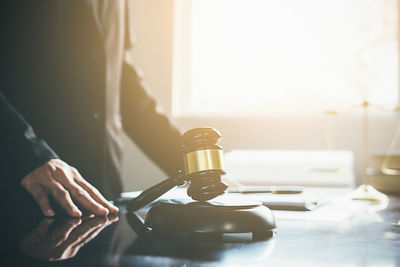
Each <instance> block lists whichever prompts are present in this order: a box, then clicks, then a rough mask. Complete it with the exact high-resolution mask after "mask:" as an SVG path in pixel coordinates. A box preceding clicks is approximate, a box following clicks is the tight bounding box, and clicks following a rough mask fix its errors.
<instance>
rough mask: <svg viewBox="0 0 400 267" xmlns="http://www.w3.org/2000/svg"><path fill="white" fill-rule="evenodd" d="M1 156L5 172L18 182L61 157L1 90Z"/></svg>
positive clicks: (15, 183) (13, 182) (14, 183)
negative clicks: (39, 135)
mask: <svg viewBox="0 0 400 267" xmlns="http://www.w3.org/2000/svg"><path fill="white" fill-rule="evenodd" d="M0 125H1V127H2V129H1V131H0V159H1V165H3V166H1V168H2V170H3V173H7V174H8V175H9V176H11V177H12V181H10V183H12V184H13V185H14V186H17V185H18V184H19V182H20V181H21V180H22V178H23V177H25V176H26V175H27V174H29V173H30V172H31V171H33V170H34V169H36V168H37V167H39V166H41V165H43V164H44V163H45V162H47V161H48V160H50V159H55V158H58V157H57V155H56V154H55V153H54V151H53V150H52V149H51V148H50V147H49V146H48V145H47V144H46V142H45V141H43V140H41V139H39V138H38V137H37V136H36V135H35V133H34V131H33V129H32V127H31V126H30V125H29V124H28V123H27V122H26V121H25V119H24V118H23V117H22V116H21V114H20V113H18V111H17V110H16V109H15V108H14V107H13V106H12V105H11V104H10V103H8V102H7V100H6V98H5V96H4V95H3V93H2V92H1V91H0Z"/></svg>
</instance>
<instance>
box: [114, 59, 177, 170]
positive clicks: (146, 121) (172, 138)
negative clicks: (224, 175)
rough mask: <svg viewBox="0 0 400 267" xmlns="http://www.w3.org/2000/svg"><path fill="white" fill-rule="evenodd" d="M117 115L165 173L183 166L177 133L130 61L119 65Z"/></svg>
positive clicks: (139, 144)
mask: <svg viewBox="0 0 400 267" xmlns="http://www.w3.org/2000/svg"><path fill="white" fill-rule="evenodd" d="M121 114H122V124H123V128H124V130H125V132H126V133H127V134H128V135H129V137H130V138H131V139H132V140H133V141H134V142H135V143H136V144H137V145H138V146H139V147H140V149H141V150H142V151H144V153H145V154H146V155H147V156H148V157H149V158H150V159H152V160H153V161H154V162H155V163H156V164H157V165H158V166H159V167H160V168H161V169H163V170H164V172H166V173H167V174H168V175H170V176H172V175H174V174H176V171H177V170H179V169H182V168H183V158H182V148H181V146H180V142H181V133H180V132H179V131H178V129H177V128H176V127H175V126H174V125H173V124H172V123H171V122H170V120H169V119H168V117H167V116H166V115H165V114H163V113H162V112H161V110H160V108H159V107H158V106H157V104H156V101H155V100H154V99H153V98H152V97H151V96H150V94H149V92H148V91H147V90H146V86H145V85H144V83H143V81H142V79H141V77H140V76H139V75H138V72H137V71H136V69H135V68H134V66H132V65H131V64H129V63H127V62H125V63H124V66H123V74H122V84H121Z"/></svg>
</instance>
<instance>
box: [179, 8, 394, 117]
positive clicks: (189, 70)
mask: <svg viewBox="0 0 400 267" xmlns="http://www.w3.org/2000/svg"><path fill="white" fill-rule="evenodd" d="M397 5H398V3H397V1H396V0H191V1H189V0H175V32H174V78H173V79H174V82H173V101H172V106H173V114H174V115H177V116H179V115H182V114H186V115H188V114H189V115H221V116H224V115H228V116H235V115H240V116H242V115H244V116H246V115H255V114H256V115H263V114H264V115H267V114H268V115H271V114H282V113H289V114H293V113H311V112H313V113H318V114H319V113H322V112H323V111H324V110H326V109H340V108H348V107H351V106H354V105H358V104H361V102H362V101H364V100H368V101H370V102H371V103H375V104H379V105H384V106H394V105H395V104H397V102H398V94H399V90H398V79H399V77H398V72H399V69H398V61H399V56H398V6H397Z"/></svg>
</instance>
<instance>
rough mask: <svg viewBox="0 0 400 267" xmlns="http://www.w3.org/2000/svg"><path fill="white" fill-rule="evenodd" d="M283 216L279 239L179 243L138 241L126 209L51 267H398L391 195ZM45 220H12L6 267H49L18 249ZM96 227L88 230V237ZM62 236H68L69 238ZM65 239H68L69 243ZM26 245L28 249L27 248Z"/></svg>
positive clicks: (399, 212) (397, 214)
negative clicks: (321, 212)
mask: <svg viewBox="0 0 400 267" xmlns="http://www.w3.org/2000/svg"><path fill="white" fill-rule="evenodd" d="M25 208H26V207H25ZM34 214H36V215H34ZM281 215H282V214H280V215H279V216H278V215H277V226H278V228H277V229H276V231H275V236H274V237H273V238H271V239H268V240H264V241H258V242H239V243H230V242H197V241H189V240H181V241H179V242H177V241H168V240H160V239H155V238H151V237H143V236H142V237H140V236H139V235H138V234H137V233H136V232H135V231H134V230H133V229H132V227H131V224H132V223H130V222H129V221H128V218H127V214H126V212H125V211H123V209H122V211H121V214H120V215H119V221H118V222H115V223H113V224H111V225H109V226H107V227H106V228H104V230H102V231H101V232H100V233H98V235H97V237H94V236H92V237H91V238H93V239H92V240H91V241H90V242H89V240H84V238H82V240H81V242H87V244H86V245H83V246H82V247H81V248H80V250H79V251H78V252H77V254H76V256H75V257H72V258H70V259H68V260H64V261H59V262H56V263H53V264H51V265H61V266H64V265H67V266H192V265H195V266H198V265H206V266H220V265H222V266H235V265H236V266H242V265H259V266H400V225H399V224H398V222H399V220H400V197H398V196H397V197H395V196H391V197H390V203H389V205H388V207H387V208H386V209H384V210H381V211H377V212H370V213H363V212H361V213H358V214H353V215H352V216H349V217H347V218H343V219H340V220H329V219H328V218H327V219H324V218H320V219H321V220H308V219H305V218H304V216H298V219H296V216H294V217H293V216H292V215H293V214H292V215H291V216H292V218H285V216H281ZM2 220H5V219H4V218H2ZM90 220H93V218H92V219H89V221H90ZM40 221H41V218H40V216H38V213H37V212H36V213H35V212H33V210H32V209H29V210H28V211H27V212H24V213H20V214H19V215H16V216H13V218H11V219H10V220H8V226H7V228H4V227H3V228H2V229H3V232H4V233H6V238H2V243H3V245H2V248H3V252H6V255H4V256H3V257H2V258H3V263H4V261H5V262H7V264H1V266H42V265H47V264H48V263H46V262H44V261H38V260H35V259H32V258H31V257H29V256H26V255H24V254H23V253H22V252H21V250H20V249H18V247H21V240H25V241H23V242H26V236H27V235H29V234H30V235H31V236H32V231H33V232H34V231H35V227H36V225H38V224H39V223H40ZM66 222H67V219H65V218H64V219H61V220H58V221H57V222H55V223H54V225H52V226H51V227H50V228H51V229H50V230H52V231H49V233H48V234H44V235H43V233H42V236H41V238H44V239H47V240H55V239H57V238H60V236H61V237H62V236H63V235H62V233H61V232H60V231H61V230H60V229H62V226H63V224H65V223H66ZM81 225H83V224H81ZM97 226H98V225H97ZM76 229H77V228H75V230H76ZM90 229H91V228H90V227H88V228H87V229H86V232H89V231H90ZM64 230H65V227H64ZM42 232H43V231H42ZM92 232H93V231H92ZM81 233H85V231H81ZM33 237H34V238H36V239H38V238H39V237H40V235H38V234H36V235H33ZM63 237H64V238H65V235H64V236H63ZM69 238H75V239H77V236H74V231H72V233H70V235H69ZM39 239H40V238H39ZM39 241H40V240H39ZM67 241H68V238H67V240H65V241H64V242H67ZM37 243H38V240H36V244H37ZM59 243H60V242H59ZM61 243H62V242H61ZM78 243H79V242H78ZM33 244H35V243H33ZM53 245H54V244H53ZM58 246H60V245H58ZM27 247H28V248H29V245H28V246H27ZM35 247H36V248H37V245H34V246H33V248H32V249H35ZM25 250H26V249H25ZM60 250H62V249H61V248H60V249H59V250H57V249H53V252H54V253H56V252H57V253H58V254H60V253H62V251H60ZM25 252H26V251H25ZM185 264H186V265H185Z"/></svg>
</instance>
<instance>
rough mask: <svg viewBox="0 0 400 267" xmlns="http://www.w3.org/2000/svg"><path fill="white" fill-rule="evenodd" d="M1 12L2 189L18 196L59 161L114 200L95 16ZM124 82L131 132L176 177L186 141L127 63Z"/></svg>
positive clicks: (62, 9)
mask: <svg viewBox="0 0 400 267" xmlns="http://www.w3.org/2000/svg"><path fill="white" fill-rule="evenodd" d="M0 12H1V35H2V40H1V47H0V50H1V59H2V60H1V61H2V62H1V74H0V75H1V79H0V82H1V87H0V91H2V92H3V94H0V127H1V131H0V169H1V171H0V175H1V177H2V179H3V181H4V180H6V183H7V186H8V187H9V190H10V191H11V192H16V190H18V188H19V182H20V180H21V179H22V178H23V177H24V176H25V175H26V174H28V173H29V172H30V171H32V170H34V169H35V168H37V167H38V166H40V165H41V164H43V163H45V162H46V161H48V160H49V159H52V158H57V157H59V158H61V159H62V160H64V161H66V162H67V163H68V164H70V165H72V166H74V167H76V168H77V169H78V170H79V171H80V172H81V174H82V175H83V176H84V178H86V179H87V180H88V181H89V182H91V183H92V184H93V185H94V186H96V187H97V188H98V189H99V190H100V191H101V192H102V193H103V194H105V195H106V196H107V197H108V198H115V197H117V196H118V195H119V194H120V192H121V190H122V187H121V181H120V174H119V171H120V170H119V167H118V164H116V163H115V162H113V161H112V160H111V156H110V151H109V150H110V149H109V148H108V146H106V145H105V144H106V142H107V141H110V140H106V138H107V136H106V135H105V116H104V115H105V102H106V101H107V99H106V98H105V78H104V77H105V64H106V62H105V48H104V43H103V40H102V38H101V35H100V33H99V29H98V28H97V24H96V23H95V20H94V16H93V13H92V12H90V10H89V8H88V6H87V5H85V1H82V0H35V1H16V0H10V1H7V2H6V3H2V8H1V11H0ZM121 79H122V82H121V88H119V89H120V90H119V93H120V94H121V114H122V124H123V128H124V130H125V131H126V132H127V133H128V135H129V136H130V137H131V138H132V139H133V140H134V141H135V142H136V143H137V144H138V145H139V147H140V148H141V149H142V150H143V151H144V152H145V153H146V154H147V155H148V156H149V157H150V158H151V159H152V160H153V161H155V162H156V163H157V164H158V165H159V166H160V167H161V168H162V169H163V170H165V171H166V172H167V173H168V174H170V175H171V174H173V173H175V171H176V170H177V169H179V168H181V163H182V159H181V150H180V145H179V144H180V136H181V135H180V133H179V132H178V130H177V129H176V128H175V127H173V126H172V125H171V124H170V123H169V121H168V119H167V117H166V116H164V115H163V114H161V113H159V112H158V111H157V109H156V103H155V101H154V100H153V98H151V97H150V96H149V94H148V93H147V92H146V90H145V89H144V88H143V87H142V86H141V83H140V77H139V76H138V75H137V73H136V71H135V69H134V68H133V67H132V66H131V65H129V64H128V63H124V66H123V71H122V77H121ZM117 93H118V92H117ZM114 141H115V140H114ZM116 150H117V151H119V148H116ZM138 167H140V166H138ZM134 176H135V175H134V173H132V177H134ZM3 184H4V183H3Z"/></svg>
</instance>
